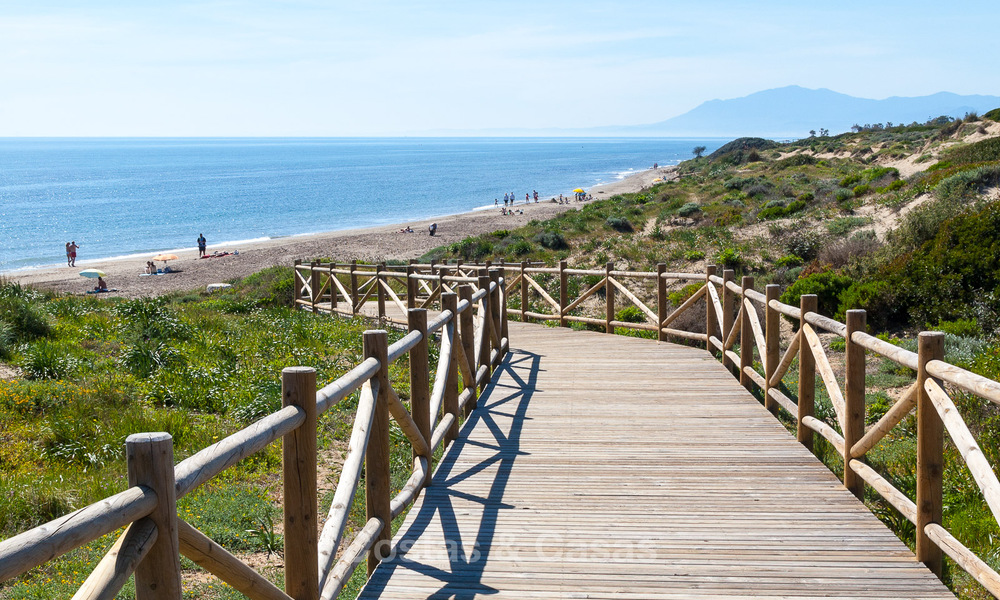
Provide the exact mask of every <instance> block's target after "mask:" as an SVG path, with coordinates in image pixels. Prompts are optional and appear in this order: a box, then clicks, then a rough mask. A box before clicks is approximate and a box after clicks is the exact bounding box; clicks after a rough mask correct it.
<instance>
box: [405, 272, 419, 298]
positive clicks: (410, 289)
mask: <svg viewBox="0 0 1000 600" xmlns="http://www.w3.org/2000/svg"><path fill="white" fill-rule="evenodd" d="M416 273H417V269H416V267H414V266H413V263H410V264H408V265H407V266H406V308H407V309H413V308H416V307H417V290H418V289H420V286H419V285H417V280H416V279H414V278H413V276H414V275H416Z"/></svg>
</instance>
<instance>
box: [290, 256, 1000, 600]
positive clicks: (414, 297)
mask: <svg viewBox="0 0 1000 600" xmlns="http://www.w3.org/2000/svg"><path fill="white" fill-rule="evenodd" d="M297 268H298V269H300V270H301V271H302V275H301V276H300V277H299V278H298V281H300V286H299V287H298V288H297V294H298V295H297V298H299V297H300V296H301V298H299V304H300V305H303V306H312V305H313V304H314V302H315V299H314V298H313V296H312V295H310V292H309V291H308V282H309V281H310V276H311V274H312V273H314V272H315V270H316V268H317V267H314V266H311V265H299V266H298V267H297ZM319 268H322V267H319ZM351 268H352V269H355V268H357V265H354V266H352V267H351ZM364 268H365V269H366V271H365V272H367V273H373V272H374V271H373V270H372V268H371V267H364ZM404 269H405V271H406V273H407V274H408V277H409V279H408V284H407V286H408V287H407V290H406V291H407V296H406V297H407V303H408V305H410V306H412V305H414V304H416V303H423V304H425V305H428V306H429V305H431V304H432V303H433V302H434V300H435V299H436V298H437V295H438V294H439V292H438V289H439V288H442V287H444V286H446V284H447V282H448V281H449V280H450V278H451V277H452V276H453V275H452V274H455V275H458V276H460V277H466V276H467V277H471V276H472V275H473V274H476V273H479V272H480V270H486V271H488V270H498V272H499V273H502V274H504V275H506V276H507V277H506V286H505V287H504V292H505V297H506V298H507V300H508V304H507V305H506V313H507V314H509V315H511V316H514V317H517V318H519V319H521V320H522V321H531V320H537V321H553V322H557V323H558V324H559V325H560V326H563V327H566V326H570V325H571V324H573V323H582V324H584V325H587V326H591V327H594V328H600V329H602V330H604V331H606V332H608V333H613V332H615V331H616V329H618V330H621V329H626V330H634V331H652V332H656V336H657V338H658V339H659V340H661V341H662V340H667V339H671V338H679V339H682V340H686V341H688V342H690V341H694V342H697V343H699V344H704V345H705V347H706V349H708V350H709V351H711V352H713V354H716V355H717V356H718V357H719V358H720V359H721V360H722V361H723V363H724V364H725V365H727V366H728V367H730V369H731V370H732V371H733V373H734V375H735V376H736V377H737V378H738V379H739V380H740V382H741V383H742V384H743V385H744V386H746V387H747V389H748V390H751V391H753V390H754V389H758V390H760V394H761V395H762V397H763V401H764V404H765V406H766V407H767V409H768V410H770V411H771V412H773V413H774V414H775V415H778V414H779V412H780V411H782V410H783V411H785V412H786V413H788V414H789V415H790V417H791V418H792V419H794V422H795V428H796V438H797V439H798V441H800V442H801V443H802V444H804V445H805V446H807V447H809V448H812V447H813V440H814V435H819V436H820V437H822V438H823V439H824V440H826V441H827V442H829V443H830V445H831V446H832V447H833V448H834V449H836V451H837V453H838V454H839V455H840V456H841V457H842V458H843V460H844V464H845V466H846V467H845V469H844V476H843V479H844V486H845V487H846V488H847V489H849V490H851V492H853V493H854V494H855V495H856V496H857V497H858V498H863V495H864V491H865V484H867V485H869V486H870V487H871V488H872V489H874V490H875V491H876V492H877V493H878V494H879V496H881V497H882V498H883V499H885V500H886V502H888V503H889V504H890V505H892V506H893V507H895V508H896V509H897V510H898V511H899V512H900V514H902V515H903V516H904V517H905V518H906V519H908V520H909V521H911V522H912V523H913V524H914V525H915V526H916V531H917V538H916V542H917V543H916V556H917V558H918V559H919V560H920V561H922V562H924V563H925V564H926V565H927V566H928V567H929V568H930V569H931V570H932V571H934V572H935V573H937V574H938V575H941V573H942V568H943V564H942V559H943V555H947V556H949V557H950V558H951V559H952V560H954V561H955V563H956V564H957V565H959V566H960V567H961V568H962V569H964V570H966V571H967V572H968V573H969V574H970V575H972V576H973V577H974V578H975V579H976V580H977V581H978V582H979V583H980V584H982V585H983V586H984V587H985V588H986V589H987V590H989V591H990V593H992V594H993V595H994V596H997V597H1000V575H998V574H997V572H996V571H994V570H993V569H992V568H991V567H990V566H989V565H987V564H986V562H984V561H983V560H982V559H980V558H979V557H977V556H976V555H975V554H974V553H973V552H972V551H971V550H969V549H968V548H967V547H966V546H965V545H964V544H962V542H960V541H959V540H958V539H956V538H955V536H954V535H952V534H951V533H950V532H948V531H947V530H946V529H945V528H944V527H943V526H942V524H941V520H942V512H943V498H942V477H943V469H944V444H943V440H944V437H943V436H944V434H945V433H947V434H948V435H949V436H950V438H951V440H952V442H953V443H954V445H955V447H956V448H957V449H958V451H959V453H960V455H961V456H962V458H963V460H964V461H965V464H966V465H967V466H968V468H969V471H970V472H971V473H972V476H973V479H974V481H975V482H976V484H977V486H978V487H979V489H980V491H981V492H982V494H983V496H984V499H985V501H986V504H987V506H988V507H989V509H990V510H991V512H992V513H993V516H994V517H995V518H996V519H997V520H998V522H1000V480H998V478H997V475H996V471H995V469H994V467H993V466H992V465H990V464H989V463H988V462H987V460H986V458H985V456H984V455H983V453H982V451H981V450H980V448H979V446H978V444H977V442H976V440H975V439H974V437H973V435H972V434H971V433H970V431H969V428H968V426H967V425H966V423H965V421H964V419H963V418H962V417H961V415H960V414H959V413H958V410H957V408H956V407H955V404H954V402H953V401H952V399H951V397H950V396H949V393H948V390H949V389H952V390H955V389H957V390H961V391H964V392H968V393H970V394H975V395H977V396H980V397H982V398H984V399H986V400H989V401H990V402H993V403H994V404H998V405H1000V382H996V381H992V380H990V379H987V378H984V377H981V376H979V375H976V374H974V373H971V372H969V371H967V370H965V369H962V368H959V367H956V366H954V365H950V364H948V363H946V362H944V346H943V334H942V333H939V332H922V333H920V334H919V336H918V352H916V353H914V352H910V351H908V350H905V349H903V348H900V347H897V346H894V345H892V344H890V343H888V342H885V341H882V340H880V339H878V338H876V337H874V336H872V335H870V334H869V333H867V331H866V327H867V325H866V315H865V312H864V311H862V310H849V311H847V315H846V316H847V318H846V323H841V322H839V321H836V320H834V319H831V318H829V317H826V316H823V315H820V314H819V313H818V312H817V303H818V299H817V297H816V296H813V295H804V296H802V297H801V298H800V301H799V306H790V305H788V304H784V303H782V302H780V301H779V299H778V298H779V295H780V288H779V286H776V285H768V286H766V287H765V289H764V291H763V293H762V292H761V291H758V290H756V289H754V282H753V278H752V277H744V278H743V279H742V281H740V282H737V281H736V278H735V273H734V272H733V271H732V270H729V269H724V270H722V273H721V276H720V275H719V274H717V269H716V267H715V266H709V267H708V268H707V269H706V272H705V273H704V274H698V273H671V272H667V270H666V266H665V265H662V264H661V265H657V268H656V270H655V271H649V272H642V271H620V270H616V269H614V268H613V265H611V264H610V263H609V264H607V265H605V268H603V269H571V268H568V264H567V262H566V261H562V262H560V263H559V264H558V265H556V266H537V265H529V264H527V263H523V262H522V263H519V264H507V263H501V264H499V265H497V264H493V265H491V264H489V263H487V264H484V265H477V264H458V265H447V264H424V265H420V264H413V263H411V264H410V265H408V266H406V267H404ZM573 278H584V280H583V282H582V285H579V282H578V281H574V279H573ZM415 281H419V282H420V283H421V284H424V283H427V285H421V286H419V287H418V286H417V285H415V284H414V282H415ZM685 283H701V284H702V285H701V287H699V288H698V289H697V290H696V291H695V292H694V293H692V294H691V295H690V296H688V297H687V298H686V299H685V300H684V301H683V302H681V303H680V304H679V306H677V307H676V308H674V309H672V310H671V309H670V302H669V301H668V297H667V292H668V286H670V285H674V286H676V285H679V284H685ZM630 286H631V287H630ZM317 289H320V290H321V291H322V290H323V289H325V288H324V287H323V283H322V282H321V283H319V284H318V286H317ZM571 293H572V294H576V297H575V298H571V295H572V294H571ZM616 296H620V297H621V298H622V300H624V302H626V303H627V304H629V305H632V306H636V307H637V308H638V309H639V314H641V315H642V316H643V318H644V320H643V322H639V323H635V322H628V321H621V320H616V318H615V316H616V311H615V307H616V306H617V305H616ZM324 298H326V297H324ZM644 298H651V299H655V304H654V302H653V301H649V304H647V303H646V302H647V301H646V300H644ZM588 301H589V306H588ZM701 302H704V306H705V308H704V311H705V312H704V315H703V316H702V317H700V318H699V319H697V320H696V321H695V322H698V323H703V324H704V330H705V331H704V332H700V331H699V332H695V331H687V330H683V329H678V328H675V327H671V326H672V325H674V324H675V323H676V322H677V320H678V317H680V316H682V315H683V314H685V313H687V312H689V311H694V310H696V307H697V306H698V305H699V303H701ZM537 307H541V308H537ZM585 307H586V310H587V311H589V312H588V314H584V313H585V310H584V308H585ZM379 315H380V316H384V313H383V312H381V309H380V313H379ZM782 316H784V317H786V318H788V319H789V320H791V321H793V323H794V325H795V327H794V331H793V333H792V334H791V336H790V337H789V338H788V339H787V340H785V341H784V342H783V341H782V333H781V317H782ZM830 334H832V335H833V336H836V337H839V338H842V339H843V340H844V344H845V351H844V359H845V367H844V370H843V373H844V376H843V377H842V378H839V379H838V375H837V372H836V370H835V369H834V368H833V366H832V364H831V361H830V358H829V356H830V354H829V351H828V349H827V348H828V344H825V343H824V337H827V336H829V335H830ZM488 336H489V333H488V332H487V331H486V329H485V328H483V337H484V338H486V337H488ZM868 354H874V355H877V356H880V357H883V358H886V359H888V360H890V361H892V362H894V363H896V364H898V365H900V366H903V367H907V368H909V369H913V370H914V371H916V380H915V382H914V383H913V385H912V386H910V387H909V389H908V390H907V391H906V392H905V393H904V394H903V396H902V397H901V398H900V399H899V400H897V401H896V403H895V404H894V405H893V406H892V407H891V408H890V409H889V410H888V411H887V412H886V413H885V415H884V416H882V417H881V418H880V419H879V420H878V421H877V422H876V423H875V424H873V425H871V426H869V427H868V428H867V429H866V427H865V418H866V407H865V391H866V382H865V367H866V360H867V358H866V357H867V355H868ZM796 359H797V360H798V364H799V376H798V384H797V388H796V389H795V390H794V392H793V391H792V390H788V389H787V388H785V387H784V386H783V384H782V380H783V378H784V377H785V375H786V374H787V373H788V371H789V369H790V368H791V366H792V364H793V362H794V361H795V360H796ZM817 374H818V375H819V380H820V383H821V385H822V386H823V387H824V388H825V390H826V392H827V396H828V397H829V399H830V401H831V404H832V406H833V411H834V415H835V418H834V421H835V422H834V423H833V424H830V423H827V422H826V421H824V420H821V419H819V418H817V417H816V415H815V406H816V379H817V378H816V375H817ZM792 396H794V397H792ZM913 410H916V413H917V449H916V464H917V476H916V479H917V486H916V498H909V497H908V496H907V495H906V494H904V493H903V492H902V491H900V490H899V489H897V488H896V487H894V486H893V485H892V484H891V483H890V482H889V481H888V480H887V479H886V478H884V477H882V476H881V475H880V474H879V473H878V472H877V471H876V470H875V469H873V468H872V467H870V466H869V465H868V464H866V462H865V455H866V454H867V453H868V452H869V451H871V450H872V449H873V448H875V447H876V446H877V445H878V444H879V442H880V441H881V440H882V439H883V438H884V437H885V436H886V435H888V434H889V433H890V432H891V431H892V430H893V429H894V428H895V427H896V426H897V425H899V424H900V422H902V420H903V419H904V418H905V417H906V416H907V415H908V414H910V413H911V412H912V411H913Z"/></svg>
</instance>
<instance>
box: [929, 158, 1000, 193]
mask: <svg viewBox="0 0 1000 600" xmlns="http://www.w3.org/2000/svg"><path fill="white" fill-rule="evenodd" d="M995 185H1000V164H996V165H986V166H982V167H978V168H975V169H970V170H968V171H962V172H960V173H956V174H955V175H952V176H951V177H948V178H947V179H944V180H942V181H941V183H939V184H938V185H937V187H935V188H934V195H935V196H937V197H938V198H939V199H941V200H950V201H960V200H964V199H967V198H971V197H974V196H975V195H976V194H978V193H979V192H980V191H981V190H982V189H983V188H985V187H988V186H995Z"/></svg>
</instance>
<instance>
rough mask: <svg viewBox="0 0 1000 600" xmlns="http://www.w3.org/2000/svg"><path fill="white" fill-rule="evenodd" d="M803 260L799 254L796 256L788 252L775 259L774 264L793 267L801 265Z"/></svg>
mask: <svg viewBox="0 0 1000 600" xmlns="http://www.w3.org/2000/svg"><path fill="white" fill-rule="evenodd" d="M802 262H803V261H802V259H801V258H799V257H798V256H795V255H794V254H786V255H785V256H782V257H781V258H779V259H778V260H777V261H775V263H774V266H776V267H784V268H792V267H797V266H799V265H801V264H802Z"/></svg>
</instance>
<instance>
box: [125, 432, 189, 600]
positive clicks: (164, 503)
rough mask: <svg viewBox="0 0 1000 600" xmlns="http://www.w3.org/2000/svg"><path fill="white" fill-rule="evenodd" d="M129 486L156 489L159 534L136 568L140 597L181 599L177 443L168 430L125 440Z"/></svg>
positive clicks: (145, 599)
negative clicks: (175, 445) (176, 485)
mask: <svg viewBox="0 0 1000 600" xmlns="http://www.w3.org/2000/svg"><path fill="white" fill-rule="evenodd" d="M125 455H126V457H127V460H128V484H129V486H130V487H131V486H136V485H143V486H146V487H148V488H150V489H152V490H153V491H154V492H156V497H157V504H156V508H155V509H153V512H152V513H150V515H149V518H150V520H152V521H153V523H155V524H156V530H157V537H156V542H155V543H154V544H153V547H152V548H150V550H149V553H148V554H147V555H146V557H145V558H144V559H143V560H142V562H140V563H139V565H138V566H137V567H136V569H135V597H136V598H137V600H180V597H181V559H180V542H179V541H178V539H177V495H176V491H175V488H174V444H173V438H171V437H170V434H168V433H136V434H133V435H130V436H128V438H126V439H125Z"/></svg>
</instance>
